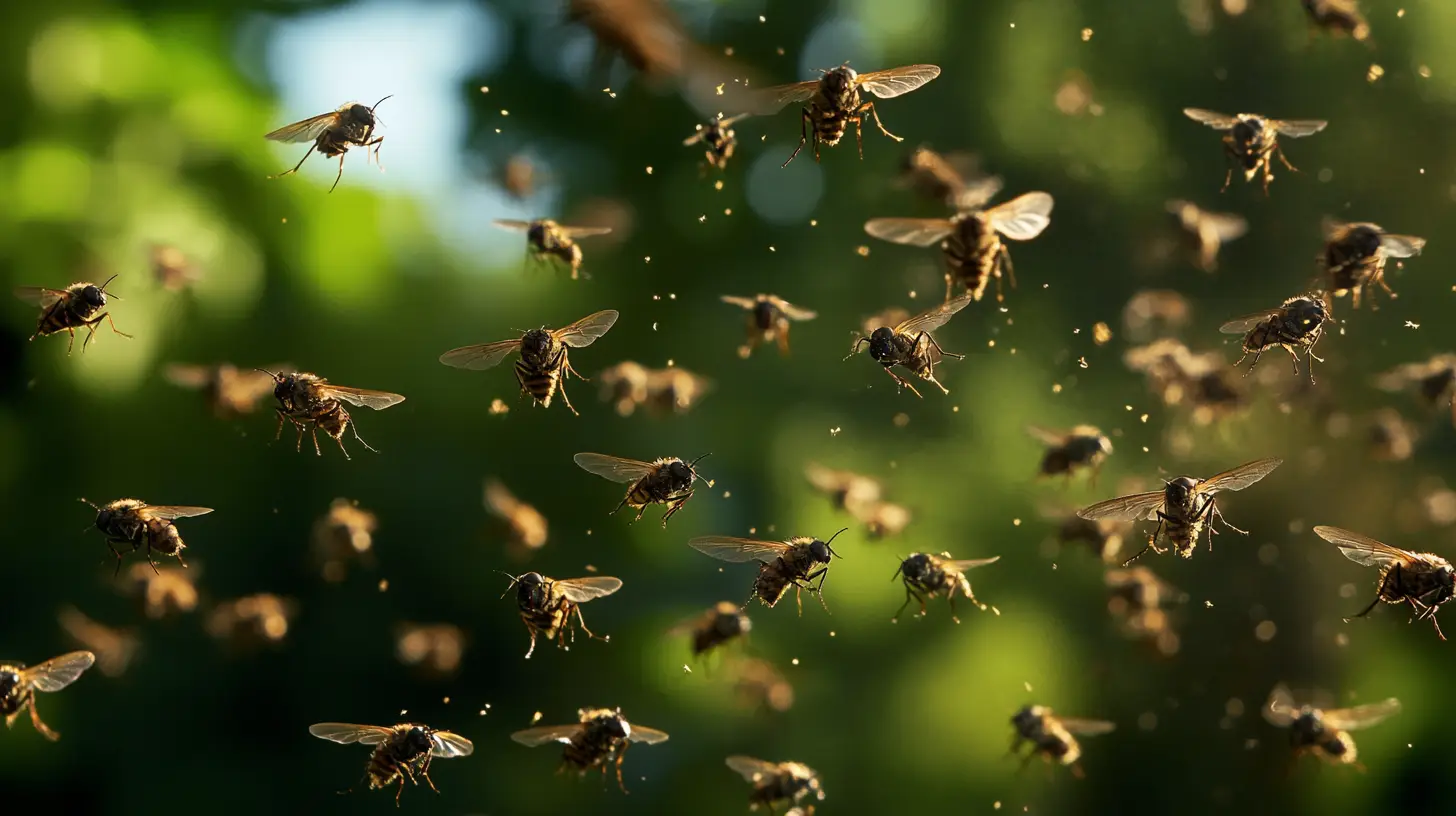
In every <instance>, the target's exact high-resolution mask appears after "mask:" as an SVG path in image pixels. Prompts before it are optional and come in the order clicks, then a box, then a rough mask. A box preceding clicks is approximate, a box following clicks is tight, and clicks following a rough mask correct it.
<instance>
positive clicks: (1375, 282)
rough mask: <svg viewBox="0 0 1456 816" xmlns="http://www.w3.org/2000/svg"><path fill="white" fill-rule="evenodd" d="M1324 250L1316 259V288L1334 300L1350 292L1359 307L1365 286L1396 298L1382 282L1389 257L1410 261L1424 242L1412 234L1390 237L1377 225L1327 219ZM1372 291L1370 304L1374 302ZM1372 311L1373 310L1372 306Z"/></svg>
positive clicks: (1389, 234) (1424, 240)
mask: <svg viewBox="0 0 1456 816" xmlns="http://www.w3.org/2000/svg"><path fill="white" fill-rule="evenodd" d="M1324 230H1325V248H1324V252H1322V253H1321V254H1320V256H1319V258H1318V260H1319V264H1320V269H1321V275H1320V280H1319V285H1320V286H1321V287H1323V288H1326V289H1329V290H1330V291H1331V292H1333V293H1334V294H1335V297H1344V295H1345V294H1346V293H1349V295H1350V300H1351V303H1353V304H1354V306H1355V308H1357V309H1358V308H1360V296H1361V294H1362V293H1363V292H1365V291H1366V289H1367V288H1368V287H1371V286H1379V287H1380V288H1381V289H1384V290H1385V294H1387V295H1389V296H1390V297H1395V293H1394V292H1392V291H1391V290H1390V286H1389V285H1388V284H1386V282H1385V264H1386V262H1387V261H1389V260H1390V259H1391V258H1410V257H1412V256H1415V255H1419V254H1421V250H1422V249H1424V248H1425V246H1426V239H1424V238H1417V237H1416V236H1414V235H1393V234H1391V233H1388V232H1386V231H1385V230H1383V229H1381V228H1380V225H1379V224H1368V223H1358V224H1343V223H1340V222H1338V221H1333V220H1327V221H1326V222H1325V225H1324ZM1374 294H1375V293H1374V291H1373V290H1371V301H1372V303H1373V302H1374ZM1372 308H1374V307H1373V306H1372Z"/></svg>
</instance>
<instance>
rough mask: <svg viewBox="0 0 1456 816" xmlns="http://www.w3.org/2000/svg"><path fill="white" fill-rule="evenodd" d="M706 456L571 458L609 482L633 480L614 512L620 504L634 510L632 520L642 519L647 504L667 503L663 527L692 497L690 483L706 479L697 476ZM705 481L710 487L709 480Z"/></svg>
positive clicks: (580, 455)
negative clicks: (687, 458)
mask: <svg viewBox="0 0 1456 816" xmlns="http://www.w3.org/2000/svg"><path fill="white" fill-rule="evenodd" d="M705 456H708V454H706V453H705V454H703V455H702V456H699V457H698V458H697V459H694V460H693V461H691V462H686V461H683V460H682V459H679V458H677V457H675V456H671V457H667V458H665V459H657V460H655V461H652V462H639V461H637V460H635V459H623V458H621V457H619V456H607V455H605V454H601V453H578V454H577V455H576V456H573V457H572V460H573V461H574V462H576V464H577V466H578V467H580V468H581V469H582V470H584V471H586V472H587V473H591V474H594V475H596V476H600V477H602V478H603V479H606V480H608V481H612V482H621V483H623V484H626V483H628V482H631V483H632V486H631V487H630V488H628V489H627V495H626V496H624V497H623V498H622V501H621V502H620V503H619V504H618V505H617V508H616V510H613V511H612V512H613V513H616V512H617V510H621V509H622V508H623V507H630V508H632V509H634V510H636V511H637V518H635V519H633V521H641V520H642V514H643V513H645V512H646V511H647V505H649V504H662V505H666V508H667V509H666V511H665V512H663V514H662V526H663V527H666V526H667V520H668V519H670V518H672V515H673V514H674V513H676V512H677V511H678V510H679V509H681V508H682V506H683V505H685V504H687V503H688V499H691V498H692V497H693V483H694V482H696V481H698V480H700V479H701V480H702V481H704V482H707V480H706V479H703V477H702V476H699V475H698V468H697V466H698V462H701V461H702V460H703V457H705ZM708 484H709V486H710V487H711V486H712V483H711V482H709V483H708Z"/></svg>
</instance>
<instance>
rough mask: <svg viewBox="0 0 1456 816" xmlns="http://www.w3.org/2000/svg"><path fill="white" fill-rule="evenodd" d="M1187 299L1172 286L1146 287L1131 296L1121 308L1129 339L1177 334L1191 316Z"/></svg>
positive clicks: (1139, 339) (1191, 311)
mask: <svg viewBox="0 0 1456 816" xmlns="http://www.w3.org/2000/svg"><path fill="white" fill-rule="evenodd" d="M1192 313H1193V307H1192V306H1191V305H1190V304H1189V303H1188V298H1186V297H1184V296H1183V295H1181V294H1179V293H1178V292H1174V291H1173V290H1171V289H1144V290H1142V291H1140V292H1137V293H1136V294H1134V295H1133V296H1132V297H1130V298H1128V301H1127V305H1126V306H1124V307H1123V308H1122V330H1123V331H1124V332H1125V333H1126V334H1127V335H1128V337H1129V338H1130V339H1133V340H1136V341H1138V342H1140V343H1141V342H1146V341H1149V340H1152V339H1154V338H1156V337H1163V336H1166V335H1170V334H1176V333H1178V332H1179V331H1180V330H1181V329H1182V328H1183V327H1184V326H1187V325H1188V322H1189V321H1190V320H1191V319H1192Z"/></svg>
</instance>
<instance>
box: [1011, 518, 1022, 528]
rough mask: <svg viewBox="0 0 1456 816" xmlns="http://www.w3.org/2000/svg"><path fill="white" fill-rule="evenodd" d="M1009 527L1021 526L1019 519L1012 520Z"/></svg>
mask: <svg viewBox="0 0 1456 816" xmlns="http://www.w3.org/2000/svg"><path fill="white" fill-rule="evenodd" d="M1011 526H1012V527H1020V526H1021V519H1019V518H1015V519H1012V520H1011Z"/></svg>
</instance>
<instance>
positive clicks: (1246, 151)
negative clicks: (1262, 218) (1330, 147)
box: [1183, 108, 1329, 195]
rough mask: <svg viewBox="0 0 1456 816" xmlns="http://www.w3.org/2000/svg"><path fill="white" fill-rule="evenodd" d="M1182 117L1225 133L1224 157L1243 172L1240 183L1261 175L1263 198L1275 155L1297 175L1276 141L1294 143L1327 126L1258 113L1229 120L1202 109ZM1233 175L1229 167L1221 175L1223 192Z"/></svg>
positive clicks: (1229, 118)
mask: <svg viewBox="0 0 1456 816" xmlns="http://www.w3.org/2000/svg"><path fill="white" fill-rule="evenodd" d="M1183 115H1184V116H1187V117H1188V118H1189V119H1192V120H1193V121H1195V122H1199V123H1201V124H1204V125H1207V126H1209V127H1211V128H1213V129H1214V130H1223V131H1228V133H1227V135H1225V136H1224V137H1223V149H1224V153H1226V154H1227V155H1228V158H1229V161H1231V162H1233V163H1235V164H1237V165H1238V166H1239V167H1240V168H1241V169H1242V170H1243V171H1244V181H1253V180H1254V177H1255V176H1258V175H1260V174H1261V173H1262V174H1263V181H1264V195H1268V194H1269V182H1271V181H1273V180H1274V161H1273V160H1274V155H1275V154H1277V155H1278V156H1279V161H1281V162H1283V164H1284V166H1285V167H1287V168H1289V169H1290V171H1291V172H1298V170H1297V169H1296V168H1295V166H1294V165H1292V164H1290V163H1289V159H1287V158H1285V157H1284V150H1283V149H1282V148H1280V147H1279V137H1280V136H1284V137H1287V138H1290V139H1298V138H1302V137H1305V136H1313V135H1314V134H1316V133H1319V132H1320V131H1322V130H1324V129H1325V127H1326V126H1327V125H1329V122H1325V121H1322V120H1319V119H1297V120H1290V121H1283V120H1280V119H1270V118H1269V117H1267V116H1264V115H1262V114H1258V113H1240V114H1238V115H1236V116H1229V115H1227V114H1222V113H1215V112H1213V111H1209V110H1203V109H1202V108H1184V109H1183ZM1233 173H1234V171H1233V168H1232V167H1230V168H1229V171H1228V173H1226V174H1225V175H1224V179H1223V189H1224V190H1227V189H1228V187H1229V182H1230V181H1232V180H1233Z"/></svg>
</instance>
